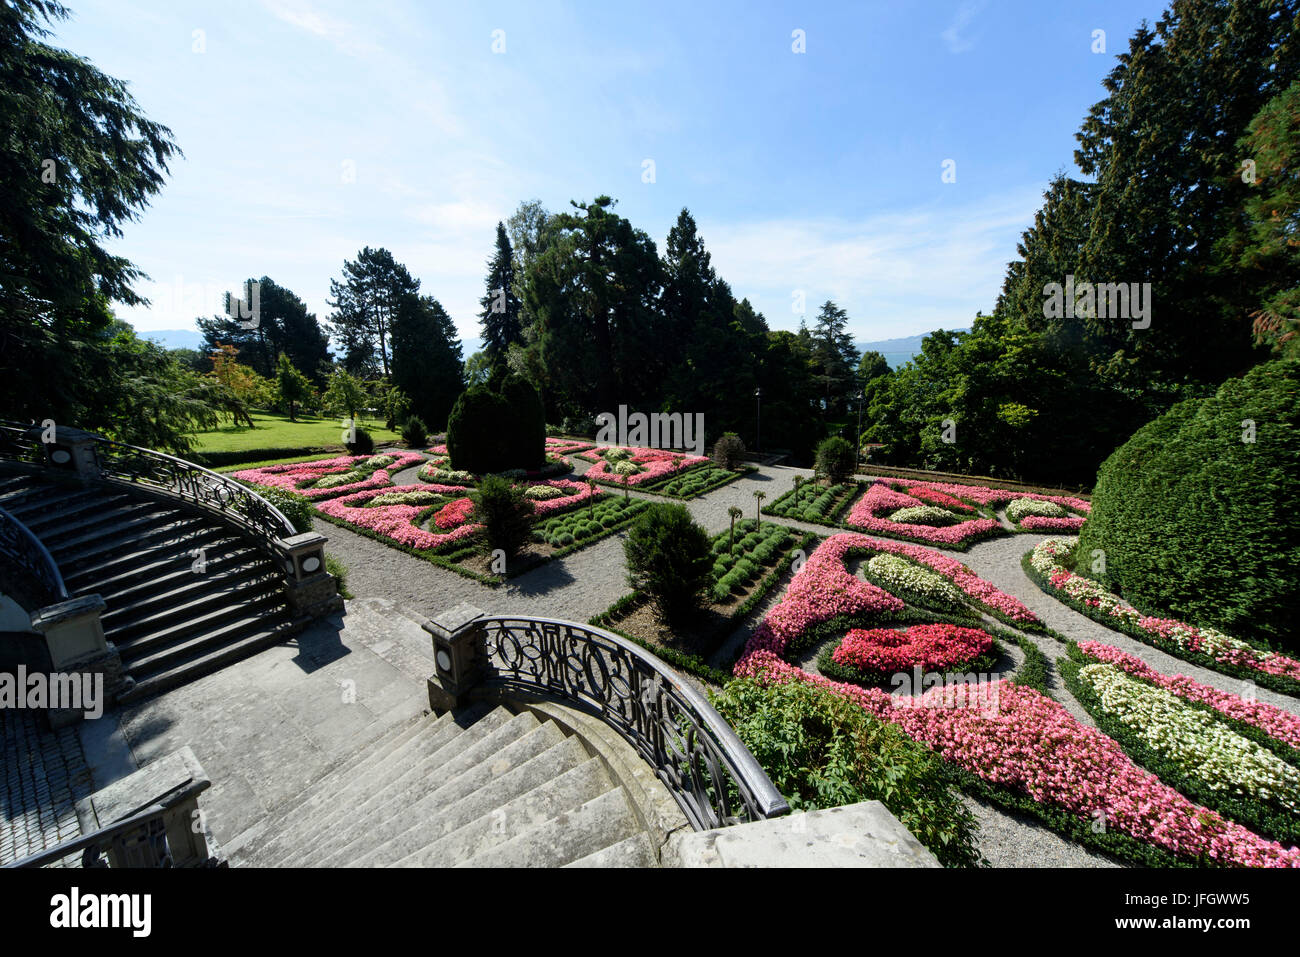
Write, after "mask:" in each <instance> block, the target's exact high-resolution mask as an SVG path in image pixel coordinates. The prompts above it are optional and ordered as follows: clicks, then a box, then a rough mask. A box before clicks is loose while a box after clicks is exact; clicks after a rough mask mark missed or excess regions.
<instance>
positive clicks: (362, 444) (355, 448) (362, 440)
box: [344, 429, 375, 455]
mask: <svg viewBox="0 0 1300 957" xmlns="http://www.w3.org/2000/svg"><path fill="white" fill-rule="evenodd" d="M344 444H345V445H346V446H347V450H348V451H349V452H351V453H352V454H353V455H369V454H370V453H371V452H373V451H374V450H375V440H374V439H373V438H372V437H371V435H370V433H369V432H367V431H366V430H365V429H357V430H356V434H355V435H353V436H352V441H351V442H346V443H344Z"/></svg>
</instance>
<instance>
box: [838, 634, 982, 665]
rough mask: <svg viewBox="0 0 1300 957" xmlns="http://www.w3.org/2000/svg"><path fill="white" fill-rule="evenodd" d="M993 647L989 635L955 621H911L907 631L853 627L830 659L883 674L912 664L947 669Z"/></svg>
mask: <svg viewBox="0 0 1300 957" xmlns="http://www.w3.org/2000/svg"><path fill="white" fill-rule="evenodd" d="M992 647H993V639H992V637H990V636H989V635H987V634H985V633H984V632H982V631H980V630H979V629H977V628H962V627H959V626H957V625H943V624H936V625H913V626H912V627H911V628H908V629H907V630H906V631H895V630H894V629H892V628H872V629H864V628H854V629H853V630H852V631H850V632H849V633H848V635H846V636H845V638H844V640H843V641H842V642H840V644H839V646H838V647H837V648H836V649H835V651H834V652H833V653H832V654H831V659H832V660H833V661H834V662H835V663H836V664H837V665H844V666H846V667H850V668H857V669H858V670H859V671H868V672H875V673H879V674H885V675H888V674H894V673H896V672H900V671H911V670H912V669H913V668H920V669H921V670H922V671H946V670H950V669H955V668H957V667H958V666H959V665H967V664H969V663H970V662H972V661H974V660H975V659H976V658H979V657H980V656H981V655H984V654H987V653H988V651H989V650H990V649H991V648H992Z"/></svg>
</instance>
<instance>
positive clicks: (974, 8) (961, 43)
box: [940, 0, 984, 53]
mask: <svg viewBox="0 0 1300 957" xmlns="http://www.w3.org/2000/svg"><path fill="white" fill-rule="evenodd" d="M983 7H984V0H964V2H963V3H962V4H961V6H959V7H958V8H957V13H956V14H955V15H954V16H953V18H952V22H951V23H949V24H948V27H947V29H945V30H944V31H943V33H941V34H940V36H941V37H942V38H943V42H944V45H945V46H946V47H947V48H948V52H949V53H965V52H966V51H967V50H970V49H971V48H973V47H974V46H975V40H974V39H973V38H970V37H966V36H963V35H962V34H963V32H964V31H965V30H966V28H967V27H968V26H970V24H971V21H972V20H974V19H975V15H976V14H977V13H979V12H980V10H982V9H983Z"/></svg>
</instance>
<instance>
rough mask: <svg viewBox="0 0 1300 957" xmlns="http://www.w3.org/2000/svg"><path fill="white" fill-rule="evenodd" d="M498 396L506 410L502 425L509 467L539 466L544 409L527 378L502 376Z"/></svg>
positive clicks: (543, 441)
mask: <svg viewBox="0 0 1300 957" xmlns="http://www.w3.org/2000/svg"><path fill="white" fill-rule="evenodd" d="M501 398H502V399H504V400H505V403H506V406H507V407H508V408H509V410H510V418H509V420H508V421H507V422H505V423H503V424H502V425H503V427H504V428H506V429H508V431H509V433H510V453H511V461H510V466H511V467H512V468H521V469H540V468H541V467H542V466H543V465H545V464H546V409H545V408H544V407H543V406H542V399H541V396H539V395H538V394H537V390H536V389H534V388H533V387H532V385H531V384H530V383H529V382H528V380H526V379H523V378H521V377H519V376H517V375H510V376H506V380H505V382H503V383H502V384H501Z"/></svg>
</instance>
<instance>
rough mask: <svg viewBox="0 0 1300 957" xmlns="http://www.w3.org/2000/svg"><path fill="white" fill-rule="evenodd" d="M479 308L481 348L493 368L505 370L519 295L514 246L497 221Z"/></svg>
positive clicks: (515, 334) (516, 335) (516, 333)
mask: <svg viewBox="0 0 1300 957" xmlns="http://www.w3.org/2000/svg"><path fill="white" fill-rule="evenodd" d="M479 305H480V306H482V307H483V311H482V312H480V313H479V322H480V323H481V324H482V327H483V351H484V352H486V353H487V355H488V359H489V361H490V362H491V364H492V368H493V371H494V372H495V371H498V370H500V371H501V372H504V371H505V368H506V354H507V351H508V350H509V348H510V345H511V343H514V342H519V341H520V325H519V297H518V296H517V295H516V289H515V259H514V250H513V249H512V248H511V246H510V237H509V236H508V235H506V227H505V224H504V223H497V245H496V253H495V255H493V257H492V260H491V262H489V263H488V274H487V294H486V295H485V296H484V297H483V298H482V299H480V300H479Z"/></svg>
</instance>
